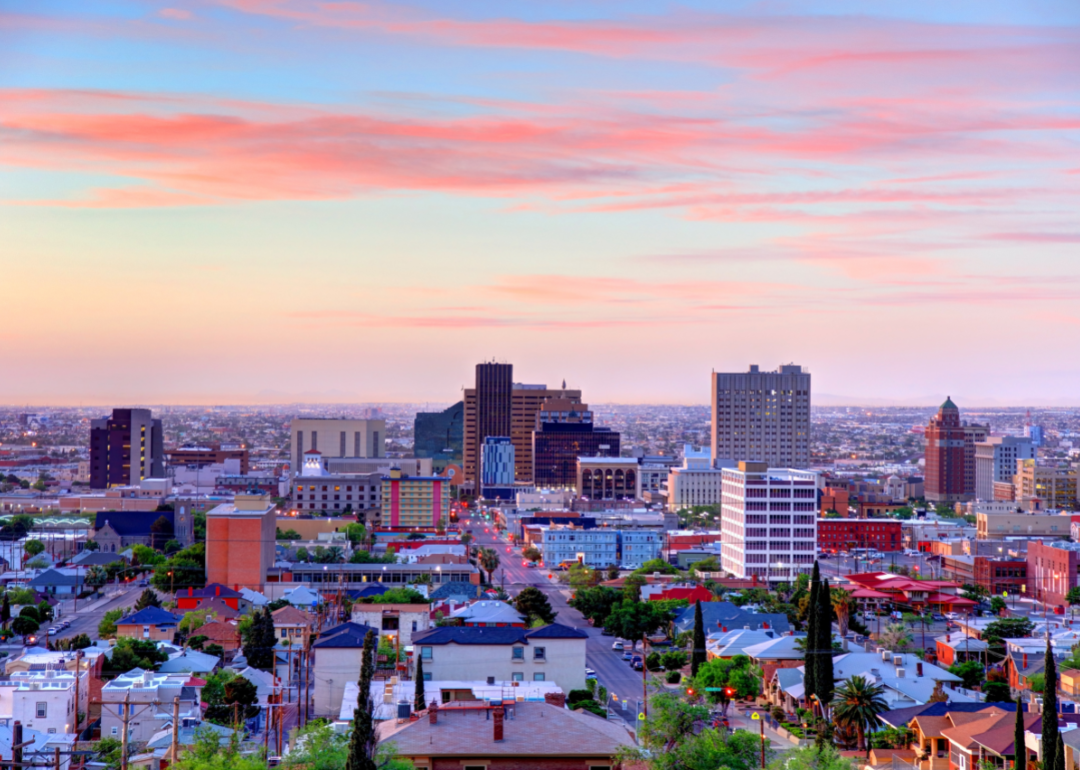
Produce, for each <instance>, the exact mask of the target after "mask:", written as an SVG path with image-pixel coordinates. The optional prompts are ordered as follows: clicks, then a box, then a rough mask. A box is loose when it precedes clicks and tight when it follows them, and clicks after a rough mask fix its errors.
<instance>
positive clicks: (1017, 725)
mask: <svg viewBox="0 0 1080 770" xmlns="http://www.w3.org/2000/svg"><path fill="white" fill-rule="evenodd" d="M1025 732H1026V731H1025V729H1024V709H1022V708H1020V706H1019V705H1017V707H1016V721H1015V722H1014V723H1013V753H1014V756H1013V770H1027V758H1028V753H1027V747H1026V746H1025V744H1024V733H1025Z"/></svg>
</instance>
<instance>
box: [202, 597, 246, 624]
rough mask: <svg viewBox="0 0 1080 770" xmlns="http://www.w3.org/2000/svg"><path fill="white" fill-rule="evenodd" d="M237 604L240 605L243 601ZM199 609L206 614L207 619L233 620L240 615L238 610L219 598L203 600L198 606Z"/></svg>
mask: <svg viewBox="0 0 1080 770" xmlns="http://www.w3.org/2000/svg"><path fill="white" fill-rule="evenodd" d="M239 603H240V604H241V605H242V604H243V600H241V601H240V602H239ZM199 609H200V610H202V611H203V612H206V613H208V615H207V617H212V618H214V620H235V619H236V618H238V617H240V615H241V614H242V613H241V611H240V610H238V609H235V608H233V606H232V604H230V603H229V602H228V601H227V600H225V599H222V598H221V597H220V596H211V597H210V598H209V599H203V600H202V602H201V603H200V604H199Z"/></svg>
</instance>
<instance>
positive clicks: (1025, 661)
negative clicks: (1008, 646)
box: [1024, 652, 1027, 668]
mask: <svg viewBox="0 0 1080 770" xmlns="http://www.w3.org/2000/svg"><path fill="white" fill-rule="evenodd" d="M1024 668H1027V653H1026V652H1025V653H1024Z"/></svg>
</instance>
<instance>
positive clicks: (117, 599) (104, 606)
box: [41, 586, 143, 643]
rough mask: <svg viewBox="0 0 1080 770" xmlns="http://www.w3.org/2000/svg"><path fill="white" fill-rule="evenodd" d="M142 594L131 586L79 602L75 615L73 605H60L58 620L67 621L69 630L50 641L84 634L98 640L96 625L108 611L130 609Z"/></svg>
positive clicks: (42, 638)
mask: <svg viewBox="0 0 1080 770" xmlns="http://www.w3.org/2000/svg"><path fill="white" fill-rule="evenodd" d="M142 592H143V589H142V588H141V587H139V586H131V587H130V588H126V589H124V588H121V589H120V590H119V591H117V592H115V593H112V594H106V597H105V599H107V601H103V600H102V599H91V600H89V601H80V602H79V604H78V608H77V609H76V610H75V613H74V614H72V607H73V604H72V603H71V602H63V603H62V611H61V614H60V616H59V617H58V618H57V619H58V620H67V621H68V622H70V623H71V626H70V627H69V628H66V629H64V631H62V632H61V633H59V634H57V635H56V636H55V637H52V638H51V639H50V641H55V640H56V639H66V638H68V637H71V636H75V635H76V634H86V635H87V636H89V637H90V638H91V639H97V638H98V630H97V628H98V624H99V623H101V618H102V617H103V616H104V615H105V613H106V612H107V611H109V610H112V609H116V608H117V607H132V606H134V605H135V601H136V600H137V599H138V598H139V594H141V593H142ZM46 628H47V626H46ZM41 630H42V634H41V641H42V643H44V641H45V636H44V631H45V629H44V628H43V629H41Z"/></svg>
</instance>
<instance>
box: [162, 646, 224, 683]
mask: <svg viewBox="0 0 1080 770" xmlns="http://www.w3.org/2000/svg"><path fill="white" fill-rule="evenodd" d="M220 664H221V658H219V657H218V656H217V655H207V654H206V653H205V652H199V651H198V650H192V649H185V650H183V651H182V652H179V653H177V654H176V655H173V656H172V657H171V658H169V659H168V660H167V661H165V662H164V663H162V664H161V665H160V666H158V673H161V674H194V675H196V676H200V677H201V676H206V675H207V674H212V673H213V672H214V670H215V669H216V668H217V667H218V666H219V665H220Z"/></svg>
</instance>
